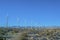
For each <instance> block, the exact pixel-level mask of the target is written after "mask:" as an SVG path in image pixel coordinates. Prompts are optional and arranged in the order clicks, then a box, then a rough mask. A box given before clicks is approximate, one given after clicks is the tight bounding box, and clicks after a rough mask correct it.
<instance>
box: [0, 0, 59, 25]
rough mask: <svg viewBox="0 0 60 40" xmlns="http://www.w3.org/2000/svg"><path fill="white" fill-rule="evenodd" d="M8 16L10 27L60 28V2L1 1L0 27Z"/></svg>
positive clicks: (34, 0) (57, 0) (52, 0)
mask: <svg viewBox="0 0 60 40" xmlns="http://www.w3.org/2000/svg"><path fill="white" fill-rule="evenodd" d="M7 14H8V22H9V26H16V25H20V26H41V25H43V26H44V25H45V26H55V25H56V26H60V0H0V26H5V25H6V15H7ZM17 18H19V22H17Z"/></svg>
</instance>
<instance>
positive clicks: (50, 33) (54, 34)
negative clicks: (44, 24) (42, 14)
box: [11, 29, 60, 40]
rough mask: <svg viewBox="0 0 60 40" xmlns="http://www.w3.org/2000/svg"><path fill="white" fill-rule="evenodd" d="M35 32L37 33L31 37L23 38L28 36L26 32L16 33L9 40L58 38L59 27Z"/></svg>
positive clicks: (59, 36) (50, 39) (59, 35)
mask: <svg viewBox="0 0 60 40" xmlns="http://www.w3.org/2000/svg"><path fill="white" fill-rule="evenodd" d="M33 33H34V32H33ZM36 34H38V35H36V36H33V37H32V38H31V39H25V38H28V37H29V36H28V35H27V33H26V32H22V33H17V34H15V35H14V38H12V39H11V40H60V29H59V30H58V29H47V30H43V31H42V32H40V31H39V32H38V33H36ZM26 35H27V36H26Z"/></svg>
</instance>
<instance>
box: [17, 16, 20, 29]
mask: <svg viewBox="0 0 60 40" xmlns="http://www.w3.org/2000/svg"><path fill="white" fill-rule="evenodd" d="M19 23H20V19H19V17H17V28H18V27H19V26H20V25H19Z"/></svg>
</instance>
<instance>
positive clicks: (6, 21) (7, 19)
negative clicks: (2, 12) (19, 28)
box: [6, 14, 8, 28]
mask: <svg viewBox="0 0 60 40" xmlns="http://www.w3.org/2000/svg"><path fill="white" fill-rule="evenodd" d="M6 27H7V28H8V14H7V15H6Z"/></svg>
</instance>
